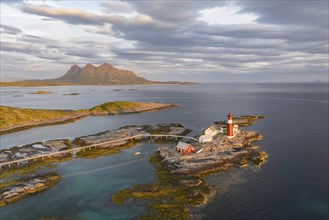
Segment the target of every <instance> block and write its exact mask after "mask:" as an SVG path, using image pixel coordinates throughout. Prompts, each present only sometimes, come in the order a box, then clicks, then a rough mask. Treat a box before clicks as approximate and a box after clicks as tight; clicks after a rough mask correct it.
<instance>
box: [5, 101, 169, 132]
mask: <svg viewBox="0 0 329 220" xmlns="http://www.w3.org/2000/svg"><path fill="white" fill-rule="evenodd" d="M171 107H175V106H174V105H170V104H161V103H144V102H108V103H104V104H102V105H98V106H95V107H93V108H91V109H82V110H46V109H45V110H43V109H28V108H15V107H9V106H0V134H1V133H5V132H10V131H15V130H17V129H26V128H29V127H33V126H39V125H49V124H55V123H64V122H69V121H72V120H76V119H79V118H81V117H85V116H89V115H109V114H128V113H138V112H147V111H154V110H160V109H163V108H171Z"/></svg>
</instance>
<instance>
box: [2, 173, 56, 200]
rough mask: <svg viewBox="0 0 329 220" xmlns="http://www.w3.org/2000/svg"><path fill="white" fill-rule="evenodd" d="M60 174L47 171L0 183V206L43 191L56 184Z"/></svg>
mask: <svg viewBox="0 0 329 220" xmlns="http://www.w3.org/2000/svg"><path fill="white" fill-rule="evenodd" d="M59 180H60V176H58V175H57V174H56V173H47V174H42V175H34V176H30V177H27V178H22V179H19V180H16V181H14V182H12V183H11V182H9V183H6V182H4V183H1V185H0V186H1V195H0V206H4V205H6V204H9V203H14V202H17V201H19V200H21V199H23V198H25V197H27V196H30V195H33V194H36V193H39V192H43V191H45V190H47V189H49V188H50V187H51V186H53V185H55V184H57V183H58V182H59Z"/></svg>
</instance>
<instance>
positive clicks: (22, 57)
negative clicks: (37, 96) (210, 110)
mask: <svg viewBox="0 0 329 220" xmlns="http://www.w3.org/2000/svg"><path fill="white" fill-rule="evenodd" d="M328 4H329V3H328V1H327V0H323V1H322V0H320V1H319V0H298V1H289V0H255V1H248V0H241V1H214V0H212V1H189V0H181V1H175V0H166V1H161V0H144V1H138V0H134V1H132V0H131V1H94V0H93V1H91V0H90V1H88V0H83V1H78V0H66V1H65V0H52V1H47V0H42V1H36V0H1V3H0V5H1V78H2V80H4V79H9V78H29V79H30V78H33V79H45V78H56V77H60V76H62V75H64V74H65V73H66V72H67V71H68V69H69V68H70V67H71V66H72V65H74V64H77V65H78V66H80V67H83V66H85V65H86V64H87V63H91V64H94V65H96V66H98V65H100V64H102V63H110V64H112V65H113V66H115V67H117V68H121V69H128V70H132V71H134V72H135V73H136V74H138V75H139V76H141V77H144V78H147V79H149V80H179V81H195V82H315V81H322V82H328V50H329V49H328V48H329V46H328V45H329V42H328V25H329V24H328V20H329V17H328V16H329V12H328V11H329V9H328V8H329V6H328Z"/></svg>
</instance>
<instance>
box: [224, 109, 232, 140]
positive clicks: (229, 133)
mask: <svg viewBox="0 0 329 220" xmlns="http://www.w3.org/2000/svg"><path fill="white" fill-rule="evenodd" d="M232 118H233V115H232V113H231V112H230V113H228V115H227V128H226V136H227V137H228V138H232V137H234V134H233V119H232Z"/></svg>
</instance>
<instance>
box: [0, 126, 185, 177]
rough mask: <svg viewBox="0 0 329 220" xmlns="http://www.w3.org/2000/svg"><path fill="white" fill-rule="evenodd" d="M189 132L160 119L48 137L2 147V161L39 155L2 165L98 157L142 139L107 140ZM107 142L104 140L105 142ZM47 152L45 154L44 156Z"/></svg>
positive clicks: (16, 166) (0, 160) (12, 166)
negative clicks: (64, 136) (96, 130)
mask: <svg viewBox="0 0 329 220" xmlns="http://www.w3.org/2000/svg"><path fill="white" fill-rule="evenodd" d="M189 132H190V130H189V129H187V128H185V127H184V126H182V125H181V124H178V123H161V124H156V125H131V126H125V127H121V128H119V129H115V130H108V131H104V132H99V133H96V134H92V135H87V136H81V137H77V138H75V139H74V140H73V141H70V140H68V139H58V140H48V141H44V142H35V143H31V144H26V145H23V146H15V147H12V148H9V149H3V150H0V163H4V162H10V161H16V160H19V159H24V158H31V157H39V159H35V160H30V161H29V162H28V163H26V162H20V163H19V164H16V163H15V164H12V165H11V166H9V165H6V166H3V167H1V171H2V173H4V171H7V170H17V169H19V168H23V167H29V166H31V165H32V164H36V163H38V162H40V161H43V162H44V163H46V162H47V161H50V162H56V161H61V160H63V159H66V160H69V159H72V158H73V157H85V158H91V157H98V156H101V155H106V154H111V153H117V152H119V151H120V149H122V148H127V147H131V146H132V145H133V144H135V143H137V142H138V141H143V139H142V138H139V139H137V138H136V139H134V140H122V141H118V142H113V143H110V144H109V143H107V142H109V141H114V140H118V139H124V138H129V137H132V136H136V135H141V134H144V135H149V134H154V133H156V134H172V135H185V134H188V133H189ZM102 143H104V144H102ZM94 144H98V146H97V147H94V148H93V149H91V150H81V151H79V150H77V151H76V152H77V153H76V154H75V155H72V153H62V154H58V155H54V156H52V157H51V158H49V157H47V154H50V153H56V152H58V153H60V152H61V151H65V150H69V149H72V148H75V149H79V148H80V147H84V146H91V145H94ZM43 155H44V156H43Z"/></svg>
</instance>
